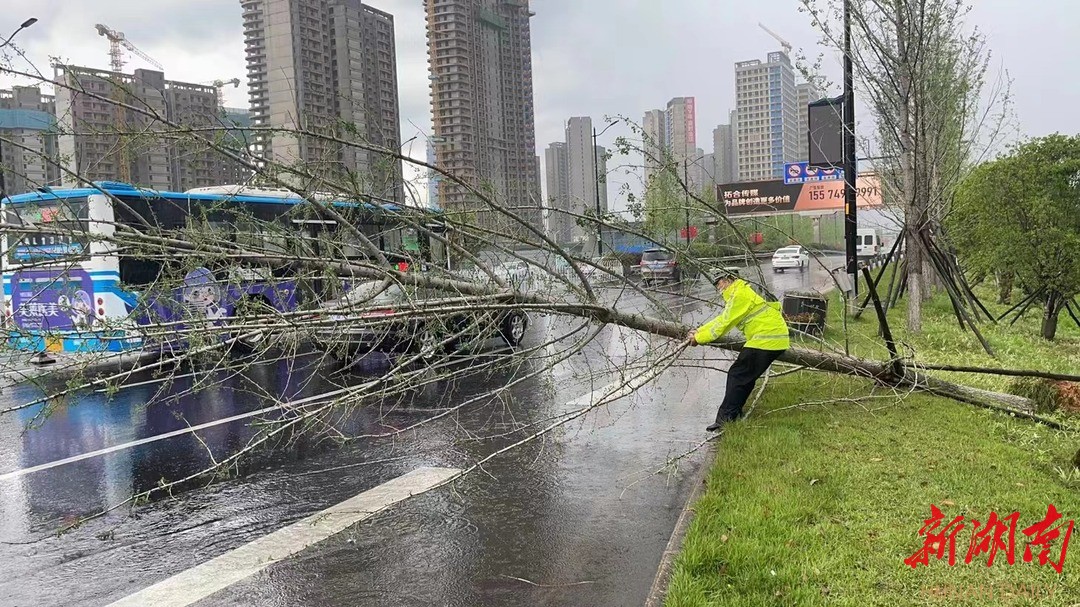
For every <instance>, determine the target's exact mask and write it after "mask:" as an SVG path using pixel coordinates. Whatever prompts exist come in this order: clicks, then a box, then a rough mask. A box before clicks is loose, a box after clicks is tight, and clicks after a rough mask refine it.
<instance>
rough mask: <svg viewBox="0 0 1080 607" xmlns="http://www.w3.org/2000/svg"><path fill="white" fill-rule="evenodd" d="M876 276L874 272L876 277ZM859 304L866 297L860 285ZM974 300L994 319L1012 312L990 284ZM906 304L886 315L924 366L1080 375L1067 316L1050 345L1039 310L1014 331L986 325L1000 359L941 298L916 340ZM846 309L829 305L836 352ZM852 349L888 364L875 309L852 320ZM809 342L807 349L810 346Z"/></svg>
mask: <svg viewBox="0 0 1080 607" xmlns="http://www.w3.org/2000/svg"><path fill="white" fill-rule="evenodd" d="M874 275H875V276H876V275H877V274H876V271H875V272H874ZM889 276H890V273H889V272H887V273H886V275H885V277H884V278H883V279H882V280H881V282H882V284H881V286H880V290H881V291H882V296H884V291H885V290H886V289H887V288H888V281H889ZM859 293H860V295H859V301H860V302H861V301H862V298H863V297H864V296H865V294H866V289H865V286H864V284H863V283H862V282H861V281H860V288H859ZM976 294H977V295H978V296H979V298H980V300H981V301H982V302H983V304H984V305H986V306H987V308H989V310H990V312H991V313H993V314H994V315H995V316H998V315H1000V314H1001V313H1003V312H1005V311H1006V310H1007V309H1008V308H1009V307H1010V306H1007V305H1002V304H998V303H996V300H997V297H996V293H995V289H994V286H993V285H992V284H986V285H982V286H981V287H980V288H977V289H976ZM1022 297H1023V296H1022V295H1021V294H1020V293H1019V291H1017V292H1016V293H1014V294H1013V301H1014V302H1019V301H1020V300H1021V299H1022ZM906 306H907V304H906V300H901V301H900V303H899V304H898V305H897V307H896V308H893V309H890V310H889V311H888V313H887V316H888V319H889V326H890V328H891V329H892V332H893V335H894V337H895V339H896V340H897V341H898V342H899V343H900V344H901V355H903V356H909V357H911V356H913V357H914V358H913V360H914V361H916V362H921V363H936V364H951V365H966V366H982V367H1005V368H1012V369H1040V370H1044V371H1055V372H1058V373H1071V374H1080V327H1077V326H1076V324H1075V323H1074V322H1073V320H1072V319H1071V318H1069V317H1068V315H1067V314H1065V313H1064V312H1063V313H1062V315H1061V317H1060V318H1059V320H1058V331H1057V338H1056V339H1055V340H1054V341H1047V340H1044V339H1042V338H1041V337H1039V329H1040V326H1041V323H1042V311H1041V309H1040V308H1038V306H1032V307H1031V308H1029V309H1028V311H1027V313H1026V314H1025V315H1024V317H1023V318H1022V319H1021V320H1020V321H1019V322H1017V323H1016V324H1015V325H1013V326H1010V325H1009V322H1008V319H1006V320H1004V321H1002V322H1000V323H996V324H994V323H990V322H988V321H984V322H982V323H980V325H979V328H980V331H982V333H983V335H984V337H985V338H986V339H987V341H988V342H989V343H990V346H991V347H992V348H993V349H994V351H995V354H996V355H997V357H996V358H995V357H992V356H990V355H989V354H987V353H986V352H985V351H984V350H983V348H982V346H981V345H980V343H979V341H978V339H977V338H976V337H975V335H974V334H973V333H972V332H971V331H968V330H962V329H961V328H960V326H959V323H958V322H957V320H956V316H955V315H954V313H953V310H952V306H951V305H950V303H949V299H948V297H947V296H945V294H943V293H941V294H937V295H935V296H934V297H933V298H931V299H930V300H928V301H927V302H925V303H924V310H923V331H922V332H921V333H919V334H918V335H915V334H912V333H910V332H909V331H907V307H906ZM843 328H844V319H843V307H842V305H841V303H840V296H839V294H838V293H836V292H835V291H834V292H833V293H832V295H831V298H830V301H829V319H828V328H827V330H826V333H825V338H826V340H827V341H829V342H830V343H831V344H833V345H834V346H839V347H843V344H844V333H843ZM848 328H849V347H850V350H851V352H852V354H855V355H858V356H863V357H869V358H876V359H885V358H887V356H888V352H887V350H886V349H885V345H884V342H883V340H882V339H881V337H879V336H878V320H877V315H876V314H875V312H874V307H873V305H872V304H871V305H868V306H867V308H866V310H865V311H864V312H863V313H862V315H861V316H860V317H859V319H858V320H854V319H851V318H849V319H848ZM809 343H810V342H805V343H804V344H803V345H809ZM938 375H939V376H940V377H942V378H943V379H948V380H951V381H957V382H960V383H965V384H967V385H971V386H975V387H979V388H984V389H988V390H997V391H1007V389H1008V386H1009V384H1010V383H1011V382H1012V381H1013V378H1009V377H1004V376H993V375H974V374H966V373H965V374H960V373H939V374H938Z"/></svg>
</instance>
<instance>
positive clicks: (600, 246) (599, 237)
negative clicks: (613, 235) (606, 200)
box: [590, 119, 619, 257]
mask: <svg viewBox="0 0 1080 607" xmlns="http://www.w3.org/2000/svg"><path fill="white" fill-rule="evenodd" d="M591 121H592V119H590V122H591ZM616 124H619V122H618V121H614V122H610V123H608V125H607V126H605V127H604V130H602V131H600V133H599V134H598V133H597V132H596V127H595V126H594V127H593V130H592V157H593V182H594V183H595V186H596V187H595V194H596V197H595V198H596V256H597V257H603V256H604V222H603V218H602V213H601V211H600V159H599V158H598V157H597V153H596V148H597V147H598V145H597V143H596V139H597V137H599V136H600V135H603V134H604V133H606V132H607V130H608V129H610V128H611V127H613V126H615V125H616Z"/></svg>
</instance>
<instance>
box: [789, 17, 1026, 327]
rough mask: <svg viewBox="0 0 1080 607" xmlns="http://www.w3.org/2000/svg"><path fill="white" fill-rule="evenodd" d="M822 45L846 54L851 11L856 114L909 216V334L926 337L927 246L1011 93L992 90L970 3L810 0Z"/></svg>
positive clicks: (1003, 120)
mask: <svg viewBox="0 0 1080 607" xmlns="http://www.w3.org/2000/svg"><path fill="white" fill-rule="evenodd" d="M802 5H803V7H802V8H803V10H804V11H805V12H808V13H809V14H810V16H811V19H812V21H813V23H814V25H815V27H817V28H818V29H819V30H820V31H821V32H822V37H823V43H824V44H826V45H828V46H831V47H833V48H836V49H839V50H840V51H841V52H843V49H844V46H843V34H842V30H841V29H840V27H839V26H838V24H841V23H843V18H844V17H843V13H844V9H845V7H849V9H850V11H851V23H852V39H853V48H852V57H851V59H852V63H853V67H854V72H855V78H856V112H857V115H859V116H860V117H861V116H863V115H864V114H863V112H868V113H869V114H870V115H871V116H872V118H873V121H874V125H873V131H872V132H874V133H875V137H873V138H872V139H870V140H869V141H864V142H863V146H864V147H865V148H867V149H866V151H867V152H868V153H867V155H868V156H871V157H875V158H877V160H876V161H875V165H876V166H875V170H876V172H877V173H878V176H879V178H880V179H881V184H882V189H883V190H884V192H883V194H884V199H885V200H886V201H887V202H890V203H891V204H893V205H895V207H896V209H895V210H896V214H897V215H898V216H900V217H903V218H904V222H905V225H904V233H905V238H906V240H905V242H906V248H907V259H908V263H907V264H906V267H907V272H908V277H907V278H908V287H909V293H910V297H908V298H907V303H908V328H909V329H910V330H911V331H913V332H919V331H920V327H921V309H922V301H923V300H924V299H925V298H927V297H928V296H929V295H930V293H931V291H930V287H931V286H932V285H933V284H934V282H935V281H934V271H933V270H932V269H931V266H930V262H929V259H928V255H929V251H928V249H927V246H926V245H927V242H928V241H930V240H933V239H934V238H935V235H936V234H938V233H940V227H941V220H942V217H944V215H945V214H946V213H947V212H948V206H949V204H950V202H951V201H952V198H953V195H954V193H955V190H956V187H957V185H958V184H959V182H960V181H961V180H962V179H963V177H964V176H965V175H966V174H967V171H968V170H970V167H971V166H972V165H973V164H974V163H975V161H976V159H977V158H979V157H980V156H981V155H982V154H983V153H984V150H986V149H989V148H990V147H992V146H993V145H994V144H995V142H996V140H997V139H998V138H999V135H1000V133H1001V131H1002V128H1003V127H1004V126H1006V125H1007V124H1008V120H1007V118H1008V89H1007V87H1006V86H996V87H990V88H989V90H988V88H987V86H986V80H987V78H986V76H987V68H988V65H989V57H990V55H989V50H988V49H987V47H986V41H985V38H984V36H983V35H982V34H981V32H979V31H978V29H977V28H975V27H973V26H971V25H969V24H967V23H966V21H965V19H966V16H967V14H968V12H969V11H970V9H971V4H970V2H967V1H966V0H887V1H880V0H849V1H847V2H845V1H844V0H802Z"/></svg>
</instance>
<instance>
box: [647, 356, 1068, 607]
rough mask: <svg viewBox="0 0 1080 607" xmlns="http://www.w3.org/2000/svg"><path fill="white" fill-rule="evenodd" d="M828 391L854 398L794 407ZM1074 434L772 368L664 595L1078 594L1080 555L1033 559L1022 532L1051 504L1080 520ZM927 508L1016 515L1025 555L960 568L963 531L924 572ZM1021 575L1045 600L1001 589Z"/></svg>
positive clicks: (986, 598)
mask: <svg viewBox="0 0 1080 607" xmlns="http://www.w3.org/2000/svg"><path fill="white" fill-rule="evenodd" d="M832 399H851V400H852V401H856V402H846V401H845V402H839V403H833V404H825V405H811V406H802V407H797V408H791V407H792V406H793V405H798V404H800V403H814V402H821V401H827V400H832ZM1077 438H1080V437H1078V436H1077V435H1076V434H1071V435H1070V434H1067V433H1063V432H1055V431H1053V430H1049V429H1047V428H1044V427H1042V426H1037V425H1034V424H1030V423H1027V422H1022V421H1017V420H1015V419H1011V418H1008V417H1004V416H1001V415H998V414H994V413H991V412H988V411H985V410H981V409H976V408H973V407H969V406H967V405H963V404H958V403H954V402H951V401H947V400H943V399H939V398H934V397H929V396H926V395H920V394H915V395H910V396H908V397H906V398H904V399H903V400H901V401H898V400H897V399H896V398H895V397H893V396H892V395H891V394H888V393H880V392H879V393H877V394H874V393H871V392H870V387H869V384H868V383H867V382H865V381H862V380H858V379H854V378H847V377H837V376H835V375H828V374H823V373H822V374H818V373H797V374H794V375H788V376H784V377H780V378H777V379H774V380H772V381H771V382H770V383H769V386H768V389H767V391H766V393H765V396H764V398H763V399H762V402H761V403H760V404H759V406H758V408H757V410H756V411H755V412H754V413H753V415H752V416H751V417H750V418H749V419H748V420H746V421H743V422H740V423H738V424H735V425H734V426H732V427H731V428H730V429H729V431H728V432H727V433H726V434H725V436H724V437H723V438H722V439H721V441H720V442H719V444H718V453H717V456H716V461H715V463H714V465H713V468H712V470H711V471H710V473H709V476H708V486H707V489H706V492H705V494H704V495H703V497H702V498H701V499H700V500H699V501H698V502H697V503H696V504H695V505H694V510H695V513H696V516H695V518H694V520H693V522H692V523H691V526H690V529H689V531H688V534H687V536H686V538H685V540H684V543H683V547H682V551H681V553H680V554H679V556H678V557H677V559H676V562H675V566H674V570H673V574H672V580H671V584H670V586H669V591H668V596H667V599H666V601H665V605H667V606H668V607H689V606H698V605H725V606H739V605H745V606H759V605H851V606H860V607H861V606H865V605H887V606H889V607H899V606H904V605H1045V606H1055V605H1063V606H1064V605H1074V604H1076V603H1077V602H1078V601H1080V583H1078V574H1080V556H1078V555H1076V554H1074V555H1072V557H1071V559H1070V558H1067V559H1066V561H1065V569H1064V574H1063V575H1058V574H1057V573H1056V572H1054V570H1053V569H1051V568H1050V567H1038V566H1036V565H1035V564H1033V563H1024V562H1023V558H1022V557H1023V546H1024V544H1023V542H1022V541H1021V540H1022V539H1024V538H1026V536H1024V535H1023V534H1022V533H1021V532H1020V529H1023V528H1024V527H1026V526H1028V525H1031V524H1033V523H1035V522H1038V521H1040V520H1042V518H1043V516H1044V515H1045V513H1046V507H1047V504H1049V503H1053V504H1054V505H1055V506H1056V507H1057V508H1058V510H1059V511H1060V512H1062V513H1063V514H1064V515H1065V518H1066V519H1070V518H1072V519H1077V520H1080V492H1078V490H1080V472H1076V471H1072V466H1071V463H1070V461H1071V459H1072V456H1073V453H1074V452H1075V451H1076V449H1077V447H1078V446H1080V444H1078V443H1080V441H1077ZM931 503H933V504H937V505H938V506H939V507H940V508H941V509H942V510H943V512H944V513H945V515H946V516H947V517H949V518H950V519H951V517H953V516H956V515H963V516H965V517H975V518H978V519H980V520H983V521H985V520H986V518H985V517H986V516H987V515H988V514H989V513H990V512H991V511H996V512H997V513H998V515H999V516H1006V515H1008V514H1010V513H1012V512H1014V511H1016V512H1019V513H1020V524H1019V525H1018V530H1017V532H1016V535H1017V536H1018V541H1017V546H1018V548H1017V549H1016V561H1017V562H1016V564H1015V565H1012V566H1008V565H1007V564H1005V563H1004V560H1003V558H1004V557H1003V555H1001V554H999V556H998V561H996V562H995V564H994V566H993V567H991V568H988V567H986V566H985V555H983V557H982V560H981V564H980V562H979V561H975V562H973V563H972V564H970V565H965V564H963V562H962V561H963V557H964V555H965V554H966V548H967V546H966V542H967V541H969V537H970V536H969V535H967V533H968V530H964V531H962V532H961V534H960V536H959V538H958V548H957V550H958V553H959V554H958V559H959V560H960V563H958V564H957V565H956V566H954V567H948V566H947V563H946V562H944V561H936V560H934V559H932V560H931V563H930V566H929V567H919V568H918V569H916V570H912V569H911V568H910V567H908V566H907V565H906V564H905V563H904V559H905V558H907V557H908V556H910V555H911V554H912V553H914V552H915V551H916V550H917V549H919V548H920V547H921V545H922V543H921V538H919V537H918V536H917V532H918V530H919V528H920V527H921V526H922V524H923V520H924V519H925V518H927V517H928V516H929V513H930V504H931ZM1077 535H1078V534H1077V533H1074V537H1073V538H1072V540H1071V541H1070V544H1071V545H1075V544H1076V543H1077V537H1076V536H1077ZM1076 550H1078V549H1075V548H1074V550H1073V551H1072V552H1074V553H1075V552H1076ZM1020 585H1026V586H1027V587H1031V588H1034V589H1035V590H1036V591H1037V595H1036V596H1034V597H1033V596H1024V594H1023V593H1016V592H1013V595H1012V596H1008V595H1006V594H1005V593H1006V591H1008V590H1009V588H1010V587H1011V588H1017V587H1018V586H1020ZM991 592H993V593H994V594H993V596H991V595H990V593H991Z"/></svg>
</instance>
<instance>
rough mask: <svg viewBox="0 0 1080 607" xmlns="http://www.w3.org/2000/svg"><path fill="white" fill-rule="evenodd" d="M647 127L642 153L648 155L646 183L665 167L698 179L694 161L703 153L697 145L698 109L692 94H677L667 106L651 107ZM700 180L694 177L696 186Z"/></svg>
mask: <svg viewBox="0 0 1080 607" xmlns="http://www.w3.org/2000/svg"><path fill="white" fill-rule="evenodd" d="M642 128H643V131H644V145H643V146H642V147H643V153H644V156H645V183H646V184H648V182H649V181H650V180H651V179H652V177H653V176H654V175H655V174H656V173H657V172H658V171H659V170H660V169H661V168H663V167H666V168H667V170H669V171H672V172H673V173H674V174H676V175H678V177H679V179H680V180H681V179H683V177H684V173H685V176H686V177H687V178H688V179H689V178H690V177H691V175H690V174H691V173H695V174H694V176H693V177H694V179H698V178H699V177H700V176H699V175H697V173H696V172H695V170H694V169H693V168H692V167H691V163H692V162H693V161H694V160H695V159H697V160H700V159H701V157H702V156H704V152H702V153H698V152H697V150H698V147H697V112H696V110H695V107H694V98H693V97H674V98H672V99H671V100H670V101H668V103H667V109H664V110H648V111H647V112H645V117H644V119H643V120H642ZM699 183H700V180H699V181H695V182H694V183H693V184H691V185H693V186H694V187H695V188H696V187H697V184H699Z"/></svg>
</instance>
